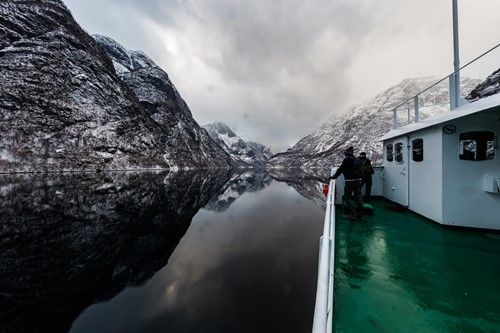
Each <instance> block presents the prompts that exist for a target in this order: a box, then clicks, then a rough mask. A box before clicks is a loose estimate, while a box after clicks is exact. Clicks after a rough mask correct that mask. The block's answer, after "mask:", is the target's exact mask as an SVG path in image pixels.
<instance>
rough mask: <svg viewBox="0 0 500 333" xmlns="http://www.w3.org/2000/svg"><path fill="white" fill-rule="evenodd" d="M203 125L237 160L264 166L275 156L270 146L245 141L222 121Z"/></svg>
mask: <svg viewBox="0 0 500 333" xmlns="http://www.w3.org/2000/svg"><path fill="white" fill-rule="evenodd" d="M203 127H204V128H205V129H206V130H207V132H208V134H209V135H210V137H211V138H212V139H213V140H214V141H215V142H217V144H218V145H219V146H221V147H222V148H223V149H224V150H225V151H226V152H227V153H228V154H229V155H230V156H231V157H232V159H233V160H235V161H240V162H243V163H244V164H246V165H251V166H264V164H265V163H266V162H267V161H268V160H269V159H270V158H271V157H272V156H273V154H272V153H271V150H270V149H269V147H266V146H264V145H263V144H260V143H257V142H246V141H244V140H243V139H241V138H240V137H239V136H238V135H236V134H235V133H234V132H233V131H232V130H231V128H229V126H228V125H226V124H224V123H222V122H214V123H213V124H207V125H204V126H203Z"/></svg>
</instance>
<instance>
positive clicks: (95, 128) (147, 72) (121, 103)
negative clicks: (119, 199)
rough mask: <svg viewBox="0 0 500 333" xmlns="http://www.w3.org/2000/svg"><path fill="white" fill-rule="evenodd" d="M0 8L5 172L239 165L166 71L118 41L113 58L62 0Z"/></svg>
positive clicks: (0, 161) (0, 128)
mask: <svg viewBox="0 0 500 333" xmlns="http://www.w3.org/2000/svg"><path fill="white" fill-rule="evenodd" d="M0 13H1V19H0V35H1V38H0V69H1V70H0V82H1V83H2V84H1V85H0V120H1V121H0V133H2V135H1V136H0V173H1V172H23V171H69V170H87V171H90V170H100V169H136V168H158V167H160V168H167V167H179V168H184V167H202V168H211V167H229V166H232V165H234V161H233V160H232V159H231V158H230V156H229V155H228V154H227V153H225V152H224V151H223V150H222V149H221V148H219V147H218V146H217V145H216V144H215V142H213V140H212V139H210V137H209V136H208V134H206V132H205V131H204V130H202V129H201V128H200V127H199V126H197V124H196V122H195V121H194V120H193V119H192V117H191V114H190V112H189V109H188V108H187V106H186V104H185V103H184V101H183V100H182V98H180V96H179V94H178V92H177V91H176V90H175V87H174V86H173V85H172V84H171V82H170V81H169V80H168V76H167V75H166V73H164V72H163V71H161V70H160V69H159V68H158V67H157V66H155V65H154V63H152V61H150V59H148V58H147V57H146V56H144V55H143V54H140V53H133V52H127V51H126V50H124V49H123V48H120V47H119V46H118V45H114V46H116V47H109V48H105V49H106V50H107V52H108V53H112V54H113V56H114V57H113V60H111V59H110V58H109V57H108V56H107V54H106V53H105V52H103V49H102V48H101V47H100V46H99V45H98V43H97V42H96V41H95V40H94V39H93V38H92V37H91V36H89V35H88V34H87V33H86V32H84V31H83V30H82V29H81V28H80V26H79V25H78V24H77V23H76V22H75V20H74V19H73V17H72V15H71V13H70V12H69V10H68V9H67V7H66V6H65V5H64V4H63V2H62V1H61V0H45V1H35V0H31V1H0ZM102 40H104V38H102V39H101V41H102ZM105 44H106V43H104V42H102V43H101V45H102V46H105ZM113 52H115V53H113ZM127 61H128V62H127ZM113 63H114V64H115V65H116V68H117V69H118V74H117V72H116V71H115V67H114V66H113ZM139 85H140V86H139Z"/></svg>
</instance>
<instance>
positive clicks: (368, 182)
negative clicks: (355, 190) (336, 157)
mask: <svg viewBox="0 0 500 333" xmlns="http://www.w3.org/2000/svg"><path fill="white" fill-rule="evenodd" d="M358 159H359V160H360V161H361V165H362V166H361V168H362V169H364V170H366V171H365V173H364V175H363V177H362V178H361V189H363V185H364V186H366V187H365V196H364V197H363V200H364V201H370V199H371V193H372V175H373V174H374V173H375V171H373V167H372V161H370V160H369V159H368V158H367V157H366V153H365V152H362V153H359V157H358Z"/></svg>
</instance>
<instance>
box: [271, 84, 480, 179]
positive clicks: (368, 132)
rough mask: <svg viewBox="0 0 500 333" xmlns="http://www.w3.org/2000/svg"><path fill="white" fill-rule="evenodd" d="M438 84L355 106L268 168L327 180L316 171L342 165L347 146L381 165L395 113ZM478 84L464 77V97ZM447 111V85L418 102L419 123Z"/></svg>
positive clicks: (402, 88) (390, 92)
mask: <svg viewBox="0 0 500 333" xmlns="http://www.w3.org/2000/svg"><path fill="white" fill-rule="evenodd" d="M438 80H439V78H435V77H426V78H416V79H407V80H404V81H402V82H401V83H400V84H398V85H396V86H393V87H391V88H389V89H387V90H386V91H384V92H382V93H380V94H379V95H377V96H376V97H375V98H374V99H372V100H370V101H368V103H366V104H363V105H357V106H353V107H351V108H350V109H349V110H347V112H345V113H343V114H342V115H340V116H337V115H335V116H333V117H331V118H330V119H329V120H328V121H327V122H326V123H324V124H323V125H322V126H321V127H320V128H319V129H318V130H316V131H315V132H314V133H312V134H311V135H309V136H307V137H305V138H303V139H302V140H300V141H299V142H298V143H297V144H296V145H295V146H293V147H292V148H291V149H289V150H288V151H287V152H284V153H279V154H276V155H275V156H274V157H273V158H271V159H270V160H269V162H268V166H269V167H270V168H300V169H303V170H305V171H307V172H312V173H315V174H317V175H322V176H328V174H329V171H326V172H320V173H319V174H318V172H317V171H314V169H317V170H321V169H325V170H329V169H330V168H331V167H332V166H335V165H340V163H341V162H342V159H343V158H344V154H343V151H344V149H345V148H346V147H348V146H354V147H355V154H359V153H360V152H361V151H365V152H366V153H367V154H368V156H369V158H370V159H371V160H372V161H373V162H374V163H375V164H377V163H381V158H382V155H381V153H382V146H381V143H380V142H378V139H379V138H380V137H382V135H384V134H385V133H386V132H387V131H389V130H390V129H391V128H392V126H393V109H394V108H395V107H396V106H397V105H399V104H400V103H401V102H404V101H405V100H408V99H411V98H412V97H413V96H414V95H416V94H417V93H419V92H420V91H422V90H424V89H425V88H427V87H429V86H431V85H432V84H433V83H434V82H437V81H438ZM478 83H479V81H478V80H473V79H470V78H465V77H463V78H462V95H466V94H467V93H469V92H470V91H471V90H472V89H473V88H474V87H475V86H476V85H477V84H478ZM407 108H408V107H406V110H407ZM448 110H449V92H448V83H447V82H446V81H445V82H442V83H440V84H438V85H437V86H435V87H434V88H432V89H431V90H429V91H428V92H427V93H426V94H424V95H423V96H421V97H420V98H419V113H420V119H425V118H427V117H429V116H432V115H435V114H439V113H442V112H446V111H448ZM401 111H402V112H403V111H405V108H401ZM399 117H400V120H402V121H403V122H406V123H407V122H408V115H407V112H403V113H400V114H399ZM410 118H411V119H410V121H413V119H414V116H413V115H411V116H410ZM311 170H312V171H311Z"/></svg>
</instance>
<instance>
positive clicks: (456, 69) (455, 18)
mask: <svg viewBox="0 0 500 333" xmlns="http://www.w3.org/2000/svg"><path fill="white" fill-rule="evenodd" d="M453 52H454V60H453V65H454V71H453V72H454V80H453V81H454V82H453V85H454V86H453V89H452V90H453V92H454V94H452V96H451V97H452V98H453V100H452V101H450V105H451V106H452V107H451V108H452V109H454V108H457V107H459V106H460V60H459V48H458V3H457V0H453ZM450 88H451V87H450Z"/></svg>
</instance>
